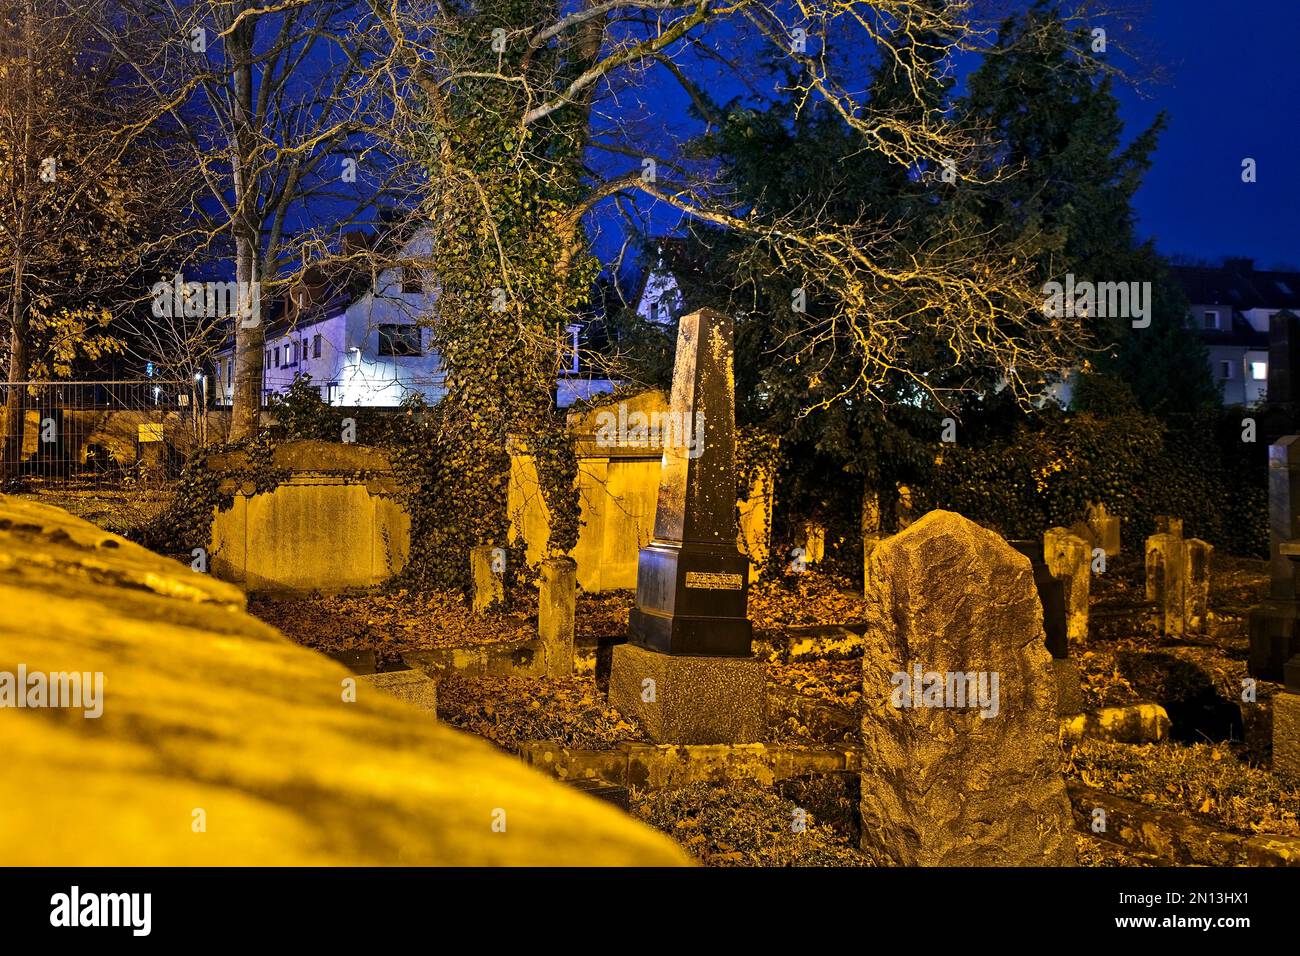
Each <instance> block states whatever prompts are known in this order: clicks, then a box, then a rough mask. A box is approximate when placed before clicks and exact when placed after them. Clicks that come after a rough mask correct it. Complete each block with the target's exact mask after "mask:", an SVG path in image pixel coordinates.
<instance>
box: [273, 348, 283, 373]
mask: <svg viewBox="0 0 1300 956" xmlns="http://www.w3.org/2000/svg"><path fill="white" fill-rule="evenodd" d="M275 367H276V368H284V365H283V364H282V363H281V362H280V346H278V345H277V346H276V347H275Z"/></svg>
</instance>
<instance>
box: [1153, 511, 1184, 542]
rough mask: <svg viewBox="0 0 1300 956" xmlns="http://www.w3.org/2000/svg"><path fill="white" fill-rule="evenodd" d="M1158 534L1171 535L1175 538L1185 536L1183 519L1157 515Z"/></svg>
mask: <svg viewBox="0 0 1300 956" xmlns="http://www.w3.org/2000/svg"><path fill="white" fill-rule="evenodd" d="M1156 534H1171V535H1173V536H1174V537H1175V538H1181V537H1182V536H1183V519H1182V518H1175V517H1173V516H1171V515H1156Z"/></svg>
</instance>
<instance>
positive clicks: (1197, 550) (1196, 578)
mask: <svg viewBox="0 0 1300 956" xmlns="http://www.w3.org/2000/svg"><path fill="white" fill-rule="evenodd" d="M1213 554H1214V546H1213V545H1212V544H1210V543H1209V542H1207V541H1202V540H1201V539H1200V538H1188V539H1187V540H1186V541H1184V542H1183V564H1184V566H1185V568H1186V583H1185V584H1184V585H1183V626H1184V628H1185V629H1186V630H1189V631H1203V630H1205V627H1206V623H1207V619H1208V616H1209V611H1210V557H1211V555H1213Z"/></svg>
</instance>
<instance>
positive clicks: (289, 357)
mask: <svg viewBox="0 0 1300 956" xmlns="http://www.w3.org/2000/svg"><path fill="white" fill-rule="evenodd" d="M427 253H428V240H427V239H426V238H424V237H422V236H419V235H417V236H415V237H413V238H410V239H407V240H405V241H404V242H403V244H402V245H401V247H400V249H399V251H398V253H397V254H396V255H394V256H392V258H393V259H394V260H395V261H397V262H402V261H404V260H418V258H419V257H421V256H424V255H427ZM357 278H358V275H357V272H356V270H353V271H352V272H350V273H343V272H337V273H335V274H333V275H326V274H324V273H322V272H321V271H320V270H315V271H311V272H309V273H308V274H307V275H306V276H305V277H304V279H303V281H302V282H300V283H298V285H296V286H295V287H294V288H293V289H292V290H291V292H290V293H289V295H288V297H287V301H285V302H283V303H281V305H282V306H283V307H282V308H280V309H272V310H267V309H266V308H265V307H264V310H263V311H264V312H266V311H271V312H272V318H271V319H270V321H269V323H268V325H267V329H266V346H265V353H264V354H263V366H262V375H263V380H262V393H263V396H264V397H266V398H269V397H270V396H271V395H272V394H275V393H281V394H283V393H284V392H285V391H287V390H288V388H289V386H290V385H292V384H293V382H294V380H295V379H296V378H298V377H299V376H300V375H310V376H311V381H312V384H313V385H315V386H317V387H318V388H319V390H320V394H321V398H323V399H324V400H325V401H326V402H328V403H329V404H331V405H345V406H396V405H400V404H401V403H402V401H403V399H405V398H406V397H407V396H409V395H411V394H412V393H419V394H421V395H423V396H424V398H425V399H426V400H427V401H429V402H431V403H432V402H435V401H437V400H438V399H439V398H440V397H441V396H442V395H443V393H444V389H443V375H442V367H441V362H440V360H439V357H438V354H437V352H435V351H434V350H433V349H432V348H430V332H429V329H428V328H427V321H426V322H425V326H426V327H421V326H420V325H418V324H417V322H419V320H420V319H421V318H422V317H423V318H427V316H428V315H429V313H430V311H431V309H432V306H433V300H434V297H433V296H432V295H431V294H430V293H429V291H428V289H427V288H426V286H427V282H426V279H425V277H424V276H423V275H422V274H421V272H420V270H419V269H417V268H415V267H414V266H410V265H407V266H401V265H398V266H393V267H391V268H388V269H384V270H382V271H380V272H379V273H378V274H377V275H376V277H375V281H374V283H373V284H371V283H367V286H368V287H365V288H363V289H362V290H361V291H360V294H357V291H358V290H357V288H356V286H357ZM366 278H368V277H366ZM215 364H216V369H215V372H216V378H217V382H216V394H217V396H218V403H219V404H229V403H230V401H231V398H232V394H233V388H232V384H233V375H234V341H233V339H231V340H229V341H227V343H226V344H225V345H224V346H223V348H222V349H221V350H220V352H218V354H217V356H216V362H215Z"/></svg>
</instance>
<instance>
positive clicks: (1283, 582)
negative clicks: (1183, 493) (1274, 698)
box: [1248, 435, 1300, 681]
mask: <svg viewBox="0 0 1300 956" xmlns="http://www.w3.org/2000/svg"><path fill="white" fill-rule="evenodd" d="M1268 525H1269V559H1270V565H1269V566H1270V570H1271V579H1272V582H1271V585H1270V589H1269V596H1268V599H1267V600H1265V601H1264V603H1262V604H1260V605H1258V606H1257V607H1254V608H1252V609H1251V611H1250V618H1249V625H1248V626H1249V632H1250V661H1249V664H1248V670H1249V671H1250V674H1251V675H1252V676H1254V677H1259V678H1263V679H1264V680H1273V681H1282V680H1283V679H1284V676H1283V675H1284V666H1285V665H1286V663H1287V661H1288V660H1290V658H1292V657H1293V656H1295V655H1296V654H1300V628H1297V626H1296V622H1297V620H1300V435H1287V436H1285V437H1283V438H1280V439H1278V440H1277V441H1276V442H1275V443H1274V444H1272V445H1270V446H1269V448H1268Z"/></svg>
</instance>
